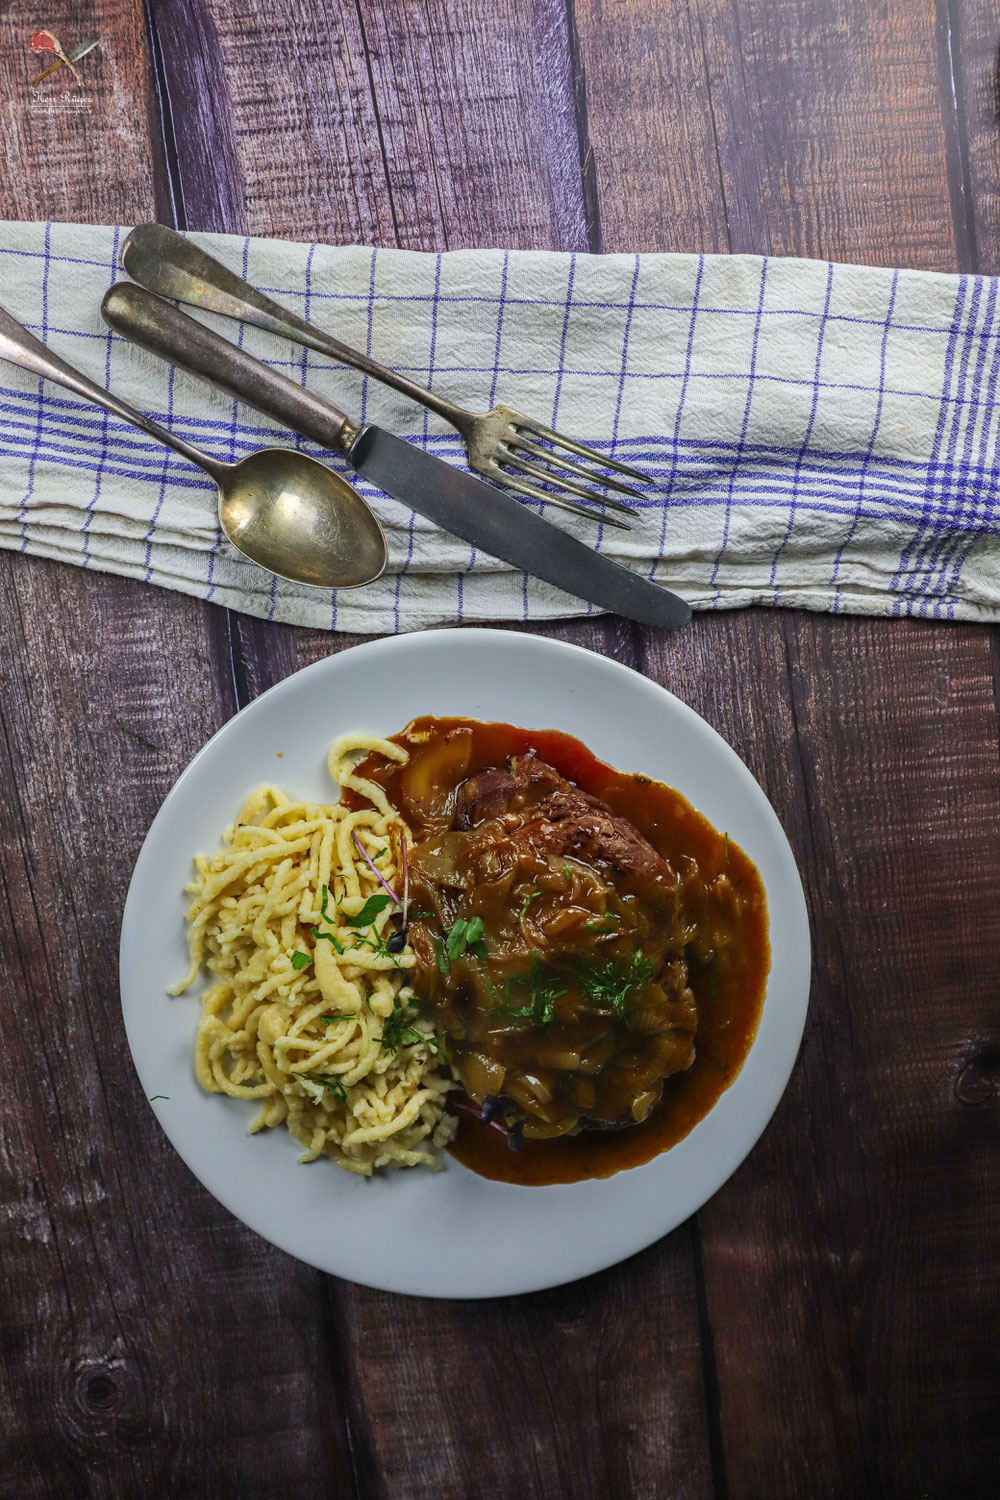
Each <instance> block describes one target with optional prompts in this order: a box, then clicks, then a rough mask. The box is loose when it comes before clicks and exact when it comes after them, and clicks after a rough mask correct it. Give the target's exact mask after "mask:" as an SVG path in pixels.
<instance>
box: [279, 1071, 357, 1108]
mask: <svg viewBox="0 0 1000 1500" xmlns="http://www.w3.org/2000/svg"><path fill="white" fill-rule="evenodd" d="M292 1077H293V1078H304V1079H305V1081H306V1083H321V1084H322V1085H323V1087H324V1088H325V1089H326V1091H327V1093H328V1094H332V1095H333V1097H334V1099H338V1100H339V1101H340V1102H341V1103H342V1104H343V1103H344V1102H345V1101H346V1099H347V1089H346V1088H345V1087H344V1085H343V1083H342V1082H341V1080H340V1079H339V1078H338V1077H337V1075H336V1073H296V1072H295V1070H294V1069H293V1070H292Z"/></svg>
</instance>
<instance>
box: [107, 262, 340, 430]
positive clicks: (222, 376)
mask: <svg viewBox="0 0 1000 1500" xmlns="http://www.w3.org/2000/svg"><path fill="white" fill-rule="evenodd" d="M101 316H102V317H103V318H104V321H105V323H107V324H108V326H109V327H111V328H113V329H114V330H115V332H116V333H120V334H121V335H122V336H123V337H124V338H127V339H129V340H130V342H131V343H133V344H138V345H139V347H140V348H141V349H148V350H149V352H150V353H151V354H156V355H159V356H160V358H161V359H165V360H168V361H169V362H170V363H171V364H173V365H178V366H179V367H180V368H181V369H182V370H187V371H188V372H189V373H190V374H191V375H200V376H201V377H202V379H204V380H209V381H211V382H212V384H213V385H217V386H220V387H221V388H222V390H224V391H228V393H229V394H230V395H231V396H234V397H235V398H236V399H237V400H239V401H245V402H247V404H248V405H250V406H254V407H256V408H257V410H258V411H264V412H267V414H268V415H269V416H272V417H276V418H277V420H278V421H279V422H282V423H284V425H285V426H286V427H290V428H292V430H293V431H295V432H300V433H301V434H302V435H303V437H307V438H311V439H312V440H313V442H314V443H318V444H319V445H320V447H321V448H327V449H331V448H340V449H343V450H345V451H346V450H347V449H348V448H350V446H351V444H352V443H353V442H354V440H355V438H356V437H357V435H358V430H357V428H356V427H354V426H353V425H352V424H351V423H350V422H349V421H348V419H347V417H346V416H345V415H344V413H343V412H342V411H338V410H337V408H336V407H335V406H334V405H333V404H332V403H331V402H329V401H325V400H324V399H323V397H322V396H317V395H316V394H315V393H314V392H312V391H308V390H306V389H305V388H304V387H303V386H301V385H296V384H295V382H294V381H292V380H288V379H286V377H285V376H284V375H279V374H278V372H277V371H276V370H272V369H270V367H269V366H268V365H265V364H263V363H262V362H261V361H260V360H259V359H254V357H253V355H252V354H247V352H246V351H245V350H244V349H239V348H237V346H236V345H235V344H231V343H230V342H229V340H228V339H224V338H223V337H222V335H221V334H218V333H216V332H215V330H214V329H212V328H206V327H205V325H204V324H203V323H199V322H197V321H196V320H195V319H194V318H192V317H189V316H188V314H187V313H183V312H181V311H180V309H179V308H176V307H174V306H173V305H172V304H171V303H169V302H164V300H163V298H162V297H157V296H154V294H153V293H152V292H147V291H146V289H145V288H144V287H140V286H133V285H132V284H131V283H130V282H127V281H119V282H116V283H115V285H114V286H113V287H112V288H111V290H110V291H109V292H107V293H106V295H105V297H104V301H103V302H102V303H101Z"/></svg>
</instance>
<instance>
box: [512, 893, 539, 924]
mask: <svg viewBox="0 0 1000 1500" xmlns="http://www.w3.org/2000/svg"><path fill="white" fill-rule="evenodd" d="M541 894H542V893H541V891H532V893H531V895H530V896H529V897H528V899H527V901H525V903H524V905H523V906H522V907H521V910H520V911H519V912H518V914H517V920H518V921H519V922H520V921H521V920H522V919H523V917H524V914H525V912H526V911H527V910H528V907H529V906H530V905H531V903H532V901H537V900H538V898H539V896H540V895H541Z"/></svg>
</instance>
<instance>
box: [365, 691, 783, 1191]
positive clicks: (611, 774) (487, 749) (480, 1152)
mask: <svg viewBox="0 0 1000 1500" xmlns="http://www.w3.org/2000/svg"><path fill="white" fill-rule="evenodd" d="M458 728H461V729H463V730H466V731H471V735H472V754H471V760H469V761H468V763H467V765H466V768H465V772H464V774H466V775H471V774H473V773H475V772H476V771H478V770H481V769H483V768H485V767H489V766H497V765H503V764H504V762H505V761H506V760H507V759H508V757H510V756H512V755H516V754H520V753H523V752H525V751H528V750H534V751H535V753H536V754H537V755H538V756H539V757H540V758H541V759H542V760H544V761H546V762H547V763H548V764H549V765H551V766H553V767H555V768H556V770H557V771H559V772H561V774H562V775H563V776H565V777H567V778H568V779H569V780H570V781H572V782H573V783H575V785H576V786H578V787H579V788H580V789H581V790H583V791H585V792H589V793H590V794H592V795H593V796H596V797H599V798H601V799H602V801H604V802H605V803H607V804H608V806H609V807H610V808H611V809H612V811H613V812H614V813H617V814H620V815H621V816H623V817H625V818H627V819H629V821H630V822H631V823H633V824H634V825H635V827H636V828H637V829H638V830H639V832H640V833H641V834H642V835H644V837H645V838H646V839H647V840H648V841H649V843H650V844H652V846H653V848H654V849H655V850H656V851H657V852H658V853H659V854H661V855H662V856H663V857H664V858H665V859H666V860H667V861H668V862H669V863H670V864H671V865H672V866H673V867H674V868H675V869H676V870H677V871H678V872H679V873H681V875H682V887H681V889H682V895H681V903H682V907H683V908H684V910H685V912H686V914H687V915H688V917H689V919H690V920H691V921H692V922H694V923H696V924H697V926H698V936H697V937H696V938H695V939H694V940H693V942H692V943H691V944H689V946H688V948H687V950H686V952H687V954H688V982H689V984H690V986H691V989H692V990H693V991H694V995H695V999H696V1002H697V1010H698V1029H697V1034H696V1039H695V1040H696V1054H695V1061H694V1063H693V1065H692V1066H691V1067H690V1068H689V1069H688V1070H687V1071H685V1072H683V1073H677V1074H675V1075H674V1076H673V1077H671V1078H668V1079H667V1081H666V1085H665V1089H664V1094H663V1098H662V1100H661V1102H660V1103H659V1104H658V1105H656V1106H655V1108H654V1109H653V1111H652V1112H651V1113H650V1115H649V1116H648V1117H647V1118H646V1119H645V1120H644V1121H642V1123H641V1124H637V1125H634V1126H630V1127H629V1128H628V1129H624V1130H618V1131H613V1132H603V1133H587V1134H578V1135H568V1136H562V1137H560V1138H558V1139H554V1140H526V1141H525V1143H524V1145H523V1147H522V1148H521V1149H520V1150H518V1151H512V1150H510V1148H509V1147H508V1146H507V1144H506V1142H505V1140H504V1138H503V1137H502V1136H501V1134H500V1133H499V1132H498V1131H496V1130H494V1129H489V1128H485V1127H484V1126H482V1125H480V1124H478V1123H476V1122H475V1121H472V1120H468V1119H465V1118H463V1119H462V1120H461V1122H460V1125H459V1129H458V1134H457V1136H456V1138H455V1140H454V1141H453V1143H452V1145H451V1147H450V1150H451V1152H452V1154H453V1155H454V1156H455V1157H457V1159H458V1160H459V1161H461V1162H463V1163H464V1164H465V1165H466V1166H468V1167H470V1168H471V1169H472V1170H473V1171H475V1172H477V1173H479V1174H480V1175H481V1176H483V1177H490V1178H493V1179H496V1180H499V1181H503V1182H512V1183H519V1184H523V1185H542V1184H548V1183H556V1182H577V1181H580V1180H581V1179H584V1178H590V1177H610V1176H611V1175H612V1174H613V1173H615V1172H619V1171H621V1170H622V1169H623V1168H626V1167H633V1166H638V1165H639V1164H640V1163H642V1162H646V1161H649V1160H650V1159H651V1158H652V1157H654V1156H657V1155H659V1153H660V1152H662V1151H665V1150H666V1149H667V1148H668V1147H670V1146H673V1145H675V1144H676V1143H677V1142H678V1141H679V1140H681V1139H682V1138H683V1137H684V1136H685V1135H687V1134H688V1132H689V1131H690V1130H691V1129H692V1128H693V1127H694V1126H695V1125H696V1124H697V1123H698V1121H699V1120H700V1119H702V1118H703V1117H704V1116H705V1115H706V1114H707V1113H708V1112H709V1110H710V1109H711V1108H712V1106H713V1105H714V1104H715V1102H716V1100H717V1099H718V1098H719V1096H720V1095H721V1094H722V1093H723V1091H724V1090H725V1089H726V1088H728V1086H729V1084H730V1083H731V1082H732V1081H733V1079H734V1078H735V1076H736V1074H737V1073H738V1072H739V1070H740V1068H741V1067H742V1065H743V1063H744V1061H745V1059H746V1056H747V1053H748V1051H749V1049H750V1045H751V1043H752V1041H753V1038H754V1035H755V1034H756V1030H757V1025H758V1022H759V1020H760V1012H761V1006H762V1004H763V999H764V992H765V988H766V981H767V974H768V969H769V967H770V948H769V944H768V924H767V907H766V901H765V895H764V887H763V883H762V881H761V878H760V875H759V873H758V871H757V868H756V866H755V865H754V864H753V863H752V861H751V860H750V859H749V858H748V857H747V855H746V854H744V853H743V851H742V850H741V849H740V848H739V847H738V846H737V845H736V844H735V843H733V841H732V840H731V839H729V838H728V836H727V835H726V834H724V833H720V832H718V830H716V829H715V828H713V827H712V825H711V824H710V823H709V822H708V820H707V819H706V818H704V817H703V816H702V815H701V814H700V813H699V812H697V811H696V810H695V809H694V808H693V807H692V806H691V805H690V803H689V802H687V801H686V799H685V798H684V797H682V796H681V795H680V794H679V793H678V792H676V791H674V790H673V789H672V788H670V787H667V786H665V785H663V784H662V783H660V782H656V781H651V780H650V779H649V778H648V777H645V776H641V775H633V774H629V773H626V772H623V771H617V770H615V769H614V768H613V767H611V766H608V765H606V764H605V763H604V762H603V761H600V760H598V759H597V757H596V756H594V755H593V754H592V753H591V751H589V750H588V749H587V747H586V746H585V745H583V744H582V743H581V742H580V741H579V740H577V739H574V738H573V737H572V736H570V735H567V734H563V733H561V732H559V731H557V730H528V729H521V728H518V727H516V726H514V725H510V724H495V723H483V722H480V721H478V720H474V719H438V718H433V717H426V718H421V719H417V720H414V721H413V723H412V724H410V725H408V726H407V728H406V729H405V730H404V731H403V732H402V733H401V734H398V735H395V736H394V737H393V738H394V741H395V743H397V744H399V745H401V746H403V747H404V748H406V749H408V750H409V752H410V761H409V763H408V765H409V766H410V767H412V766H413V763H414V761H415V760H419V759H421V758H422V757H425V756H431V755H434V754H435V753H436V748H437V747H439V746H440V744H441V741H442V740H443V739H444V738H445V737H446V736H447V735H448V733H449V731H453V730H455V729H458ZM463 738H464V736H463ZM358 773H359V774H360V775H361V776H364V777H366V778H368V779H370V780H372V781H375V782H377V783H378V784H379V785H381V786H382V787H383V788H384V790H385V792H386V795H387V796H388V798H389V801H390V802H391V803H392V804H393V805H394V806H395V807H397V809H398V810H399V811H400V813H401V814H402V815H403V817H404V818H405V817H407V813H408V809H407V805H406V803H407V799H406V796H405V792H404V791H403V780H402V768H401V767H400V766H398V765H396V764H395V763H390V762H387V761H386V760H385V759H384V758H383V757H381V756H375V755H373V756H370V757H368V759H367V760H366V761H365V762H364V763H363V764H362V765H361V766H359V768H358ZM723 874H724V875H725V876H726V877H727V879H728V882H729V884H730V886H731V887H732V888H734V889H735V891H736V892H737V894H738V896H739V897H740V898H741V899H740V901H739V903H738V907H739V915H738V916H737V917H734V916H733V906H732V903H727V905H726V907H725V909H724V910H723V908H722V907H721V906H720V905H719V904H718V903H717V902H715V901H714V900H713V890H712V882H713V881H715V880H716V879H717V878H718V877H719V876H721V875H723ZM734 924H737V925H734ZM712 933H714V934H717V935H719V936H721V937H723V938H724V939H725V941H724V943H721V944H720V946H719V948H718V951H717V952H715V950H714V945H713V944H712V940H711V938H709V937H706V940H705V942H702V941H701V939H702V935H703V934H712ZM699 943H701V947H702V949H703V950H704V949H705V948H706V946H709V945H712V947H713V952H715V956H714V957H713V958H710V959H708V960H707V961H706V960H705V958H704V952H703V953H702V955H701V956H699V951H698V949H699ZM720 955H721V960H720Z"/></svg>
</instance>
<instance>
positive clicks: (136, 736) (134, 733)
mask: <svg viewBox="0 0 1000 1500" xmlns="http://www.w3.org/2000/svg"><path fill="white" fill-rule="evenodd" d="M111 717H112V719H113V721H114V722H115V724H117V725H118V728H119V729H120V730H121V732H122V734H127V735H128V737H129V739H130V740H138V742H139V744H140V745H145V747H146V749H147V750H155V751H156V753H157V755H162V754H163V746H162V745H154V744H153V741H152V740H147V738H146V736H145V735H144V734H140V733H139V731H138V730H137V729H130V728H129V727H128V725H127V724H123V723H122V721H121V719H119V717H118V715H117V714H112V715H111ZM157 1097H162V1098H164V1099H165V1098H166V1097H167V1096H166V1094H163V1095H162V1096H159V1095H158V1096H157Z"/></svg>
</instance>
